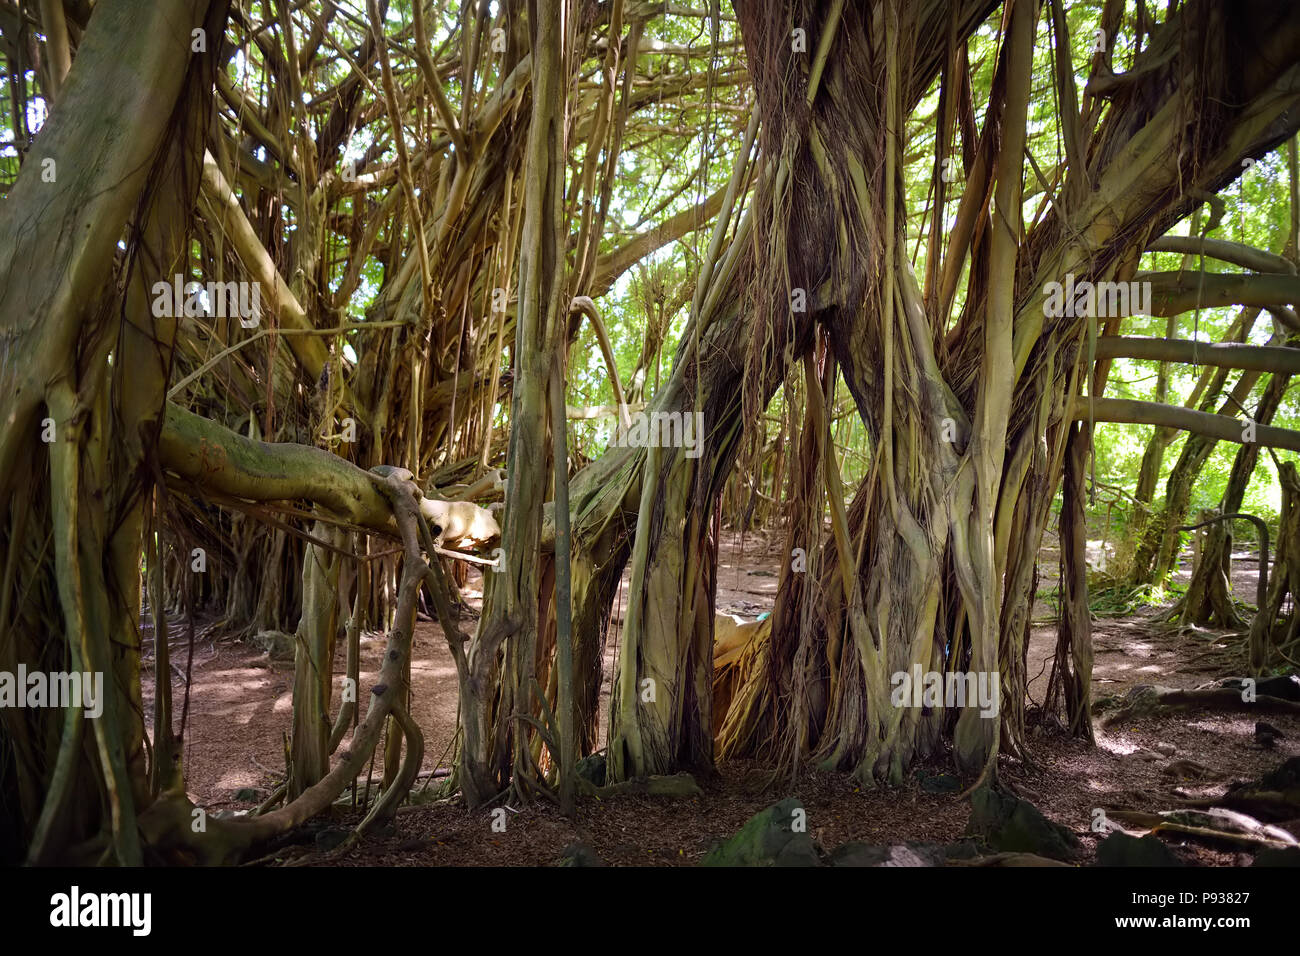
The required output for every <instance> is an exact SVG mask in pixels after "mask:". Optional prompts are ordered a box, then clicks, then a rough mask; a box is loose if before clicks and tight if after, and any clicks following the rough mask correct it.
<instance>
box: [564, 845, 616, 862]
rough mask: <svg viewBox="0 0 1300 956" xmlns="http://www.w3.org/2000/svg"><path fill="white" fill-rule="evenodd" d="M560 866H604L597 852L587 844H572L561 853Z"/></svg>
mask: <svg viewBox="0 0 1300 956" xmlns="http://www.w3.org/2000/svg"><path fill="white" fill-rule="evenodd" d="M558 865H559V866H604V865H605V864H604V862H603V861H602V860H601V858H600V857H599V856H598V855H597V854H596V851H595V850H594V849H592V848H591V846H589V845H588V844H586V843H581V842H579V843H570V844H569V845H568V846H566V847H565V848H564V849H563V850H562V851H560V862H559V864H558Z"/></svg>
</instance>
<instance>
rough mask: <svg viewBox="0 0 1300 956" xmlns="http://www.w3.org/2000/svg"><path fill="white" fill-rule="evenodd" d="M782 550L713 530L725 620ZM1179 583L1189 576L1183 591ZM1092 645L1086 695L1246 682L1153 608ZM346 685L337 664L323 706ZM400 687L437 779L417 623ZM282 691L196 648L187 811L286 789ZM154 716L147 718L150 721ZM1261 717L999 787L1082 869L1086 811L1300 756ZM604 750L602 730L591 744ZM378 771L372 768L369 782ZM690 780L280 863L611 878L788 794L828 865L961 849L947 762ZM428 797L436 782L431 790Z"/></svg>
mask: <svg viewBox="0 0 1300 956" xmlns="http://www.w3.org/2000/svg"><path fill="white" fill-rule="evenodd" d="M783 540H784V539H783V537H782V536H781V535H773V536H765V535H762V534H751V535H749V536H747V537H746V538H745V540H744V542H743V549H742V542H741V540H740V537H739V536H738V535H734V536H733V535H731V534H730V533H724V536H723V541H722V543H721V546H720V556H719V575H718V576H719V587H718V598H717V610H718V611H719V612H721V613H732V614H736V615H737V616H740V617H743V618H746V619H750V620H752V619H754V618H755V617H757V616H758V615H759V614H760V613H762V612H763V611H768V610H770V609H771V606H772V600H773V597H774V594H775V592H776V585H777V575H778V572H779V569H780V564H781V560H782V554H781V548H782V544H781V543H782V541H783ZM1047 545H1048V546H1047V547H1045V548H1044V553H1043V555H1042V561H1041V562H1040V568H1041V569H1042V575H1043V576H1042V578H1041V579H1040V582H1039V592H1038V593H1039V597H1040V600H1039V602H1038V604H1037V606H1036V608H1035V614H1034V626H1033V629H1032V636H1031V641H1030V647H1029V654H1028V664H1029V668H1028V673H1029V674H1030V681H1029V685H1028V690H1029V700H1028V701H1027V702H1026V703H1027V705H1028V706H1030V707H1033V706H1034V705H1035V704H1039V703H1041V702H1042V698H1043V694H1044V691H1045V689H1046V686H1047V679H1048V673H1049V671H1050V665H1051V657H1052V654H1053V651H1054V647H1055V642H1056V624H1055V610H1054V605H1053V603H1052V597H1053V595H1054V593H1055V592H1054V589H1055V586H1056V582H1055V568H1056V563H1057V554H1056V552H1055V550H1054V548H1053V547H1052V546H1053V545H1054V541H1051V540H1049V541H1048V542H1047ZM1104 547H1105V546H1104V545H1102V544H1101V543H1100V542H1097V543H1094V544H1093V546H1092V547H1091V549H1090V560H1091V561H1093V562H1094V563H1096V564H1101V563H1102V562H1103V560H1104V558H1103V556H1102V553H1101V551H1102V549H1103V548H1104ZM1242 558H1243V559H1242V560H1239V561H1237V562H1236V563H1235V564H1234V573H1233V585H1234V590H1235V593H1236V594H1237V595H1239V596H1253V594H1254V587H1255V573H1256V572H1255V564H1256V562H1255V560H1254V558H1253V557H1248V556H1242ZM1185 563H1186V562H1185ZM1186 577H1187V575H1186V573H1184V574H1183V575H1182V578H1181V580H1182V581H1183V582H1184V583H1185V581H1186ZM1176 580H1179V579H1178V578H1176ZM480 586H481V579H480V578H479V577H478V576H477V574H472V575H471V578H470V584H469V587H468V588H467V589H466V591H465V596H466V598H467V599H468V601H469V603H470V604H471V606H477V604H478V603H479V600H480V598H481V595H480V592H479V591H478V590H476V589H477V588H478V587H480ZM626 588H627V581H626V579H625V580H624V586H623V591H622V592H621V593H620V596H619V601H618V603H617V604H616V610H615V626H614V627H612V628H611V632H612V633H613V634H614V635H615V637H614V639H612V640H610V641H609V642H608V646H607V647H606V652H605V673H606V675H607V676H606V681H605V685H604V688H603V690H602V695H601V697H602V707H601V710H602V714H604V713H605V712H606V711H607V705H608V688H609V675H610V674H612V673H613V665H614V651H615V646H614V645H615V644H616V642H617V631H618V628H619V627H620V626H621V620H622V614H623V609H624V608H625V607H626V603H627V602H626ZM1093 642H1094V649H1095V655H1096V658H1095V664H1094V670H1093V697H1094V699H1096V698H1098V697H1101V696H1103V695H1107V694H1121V693H1123V692H1125V691H1127V690H1128V689H1130V688H1132V687H1134V686H1136V685H1138V684H1159V685H1163V686H1167V687H1175V688H1184V689H1185V688H1194V687H1197V686H1199V685H1202V684H1205V683H1206V682H1208V681H1211V680H1214V679H1216V678H1219V677H1225V676H1231V675H1234V674H1235V675H1238V676H1240V674H1241V670H1240V668H1239V667H1238V669H1237V670H1233V661H1232V658H1231V656H1230V655H1231V653H1232V651H1233V648H1234V645H1233V643H1232V641H1231V639H1230V638H1229V637H1228V636H1227V634H1226V632H1211V631H1205V630H1197V631H1195V632H1184V633H1180V632H1179V631H1178V630H1176V629H1172V628H1169V627H1165V626H1163V625H1161V624H1160V623H1159V622H1158V621H1156V620H1155V619H1154V618H1153V615H1152V611H1151V609H1149V608H1141V609H1134V610H1133V611H1132V613H1128V614H1125V615H1123V616H1118V617H1102V616H1096V617H1094V623H1093ZM361 647H362V663H361V682H360V683H361V687H362V688H365V687H367V686H369V685H370V684H371V683H373V682H374V680H375V679H376V676H377V674H378V671H379V663H380V657H381V655H382V653H383V648H384V639H383V636H382V635H381V634H378V633H373V634H368V635H364V636H363V639H362V644H361ZM185 653H186V646H185V644H184V642H183V641H178V640H177V639H176V638H175V637H174V638H173V651H172V660H173V662H179V663H180V664H181V665H182V667H183V664H184V660H185ZM151 660H152V658H148V659H146V675H145V676H146V680H145V687H146V710H147V711H149V710H151V709H152V707H151V703H152V702H151V700H149V694H148V690H149V689H150V688H151V686H152V674H151V673H149V667H148V665H149V664H150V663H151ZM342 671H343V655H341V654H340V655H338V660H337V663H336V674H335V680H336V685H335V695H336V696H335V700H337V699H338V694H339V691H340V689H341V683H342ZM181 675H183V671H181V674H180V675H178V676H177V678H176V680H175V682H174V683H175V686H174V690H173V696H174V699H175V706H176V708H177V710H178V711H179V708H180V706H181V700H182V699H183V695H184V683H183V678H182V676H181ZM412 683H413V688H414V706H413V710H412V715H413V716H414V717H415V719H416V720H417V721H418V722H419V725H420V727H421V728H422V730H423V731H424V735H425V759H424V766H423V770H424V771H425V772H426V773H432V772H433V771H435V770H436V769H437V768H439V767H446V766H447V765H448V762H449V760H450V757H451V744H452V741H453V737H454V733H455V725H456V694H457V688H456V672H455V666H454V664H453V663H452V660H451V656H450V654H449V652H448V650H447V646H446V643H445V641H444V640H443V637H442V631H441V629H440V628H439V627H438V626H437V625H436V624H434V623H431V622H427V621H421V622H420V623H419V624H418V625H417V628H416V633H415V642H414V651H413V663H412ZM292 685H293V662H292V660H288V661H281V660H272V659H270V658H269V657H268V656H267V654H266V653H264V652H263V651H261V650H260V649H258V648H256V647H254V646H252V645H250V644H246V643H237V642H233V641H223V640H220V639H216V640H203V641H199V642H198V643H197V644H196V648H195V659H194V663H193V679H192V686H191V690H190V701H189V713H188V717H187V725H186V729H185V773H186V782H187V787H188V790H189V796H190V798H191V799H192V800H193V801H194V802H195V803H196V804H198V805H200V806H203V807H205V808H207V809H208V810H209V812H211V811H221V810H224V811H235V810H247V809H249V808H251V807H252V806H255V805H256V804H257V803H258V802H260V801H261V800H262V799H264V798H265V796H266V795H267V794H268V793H269V792H270V790H271V789H272V788H273V786H274V785H275V783H276V782H278V780H279V779H281V778H282V776H283V766H284V753H285V748H286V739H287V734H288V732H289V727H290V721H291V690H292ZM151 719H152V718H151V715H150V714H146V721H149V720H151ZM1270 721H1271V722H1272V723H1274V724H1275V725H1276V726H1277V727H1279V728H1280V729H1281V730H1282V731H1283V732H1284V733H1285V735H1286V736H1285V737H1283V738H1281V739H1279V740H1278V741H1276V743H1275V745H1274V746H1273V747H1272V748H1271V749H1264V748H1262V747H1261V746H1260V745H1259V744H1257V743H1256V741H1255V738H1254V719H1253V717H1248V716H1244V715H1240V714H1219V713H1197V712H1191V713H1188V714H1183V715H1179V716H1163V717H1161V716H1155V717H1145V718H1140V719H1136V720H1133V721H1132V722H1131V723H1126V724H1124V725H1122V726H1116V727H1112V728H1110V729H1105V728H1103V727H1102V725H1101V721H1100V720H1095V721H1094V728H1095V733H1096V738H1097V739H1096V746H1091V745H1088V744H1086V743H1084V742H1082V741H1079V740H1075V739H1072V738H1069V737H1068V736H1065V735H1062V734H1060V733H1044V732H1043V731H1042V729H1041V728H1037V729H1035V730H1033V731H1031V738H1030V747H1031V754H1030V757H1031V758H1032V760H1033V762H1034V764H1036V766H1030V765H1028V764H1025V763H1022V762H1020V761H1018V760H1015V759H1012V758H1010V757H1006V756H1004V757H1002V758H1001V763H1000V766H999V774H1000V776H1001V778H1002V779H1003V780H1005V781H1007V782H1009V783H1010V784H1011V785H1012V786H1013V787H1014V788H1015V789H1016V790H1017V791H1018V792H1019V793H1020V794H1021V795H1022V796H1024V797H1025V798H1027V799H1029V800H1031V801H1032V802H1033V803H1034V804H1035V805H1036V806H1037V807H1038V808H1039V809H1040V810H1042V811H1043V813H1044V814H1046V815H1047V816H1048V817H1049V818H1051V819H1052V820H1054V821H1056V822H1057V823H1059V824H1061V825H1063V826H1065V827H1067V828H1069V829H1070V830H1072V831H1074V832H1075V834H1076V835H1077V836H1078V838H1079V841H1080V846H1081V851H1080V854H1079V862H1081V863H1089V862H1091V861H1092V860H1093V857H1094V855H1095V848H1096V844H1097V836H1096V835H1095V834H1093V833H1092V832H1091V830H1090V825H1091V822H1092V820H1093V816H1094V810H1095V808H1098V807H1109V808H1122V809H1133V810H1144V811H1149V812H1155V811H1159V810H1162V809H1168V808H1170V806H1171V805H1166V804H1163V803H1162V800H1163V799H1166V798H1168V799H1169V800H1173V799H1175V798H1177V797H1196V798H1202V797H1213V796H1218V795H1220V794H1222V793H1223V792H1224V791H1225V790H1226V788H1227V786H1228V784H1229V783H1230V782H1231V781H1233V780H1246V779H1254V778H1257V777H1259V776H1260V775H1261V774H1263V773H1267V772H1268V771H1270V770H1272V769H1274V768H1275V767H1277V766H1278V765H1279V764H1281V763H1282V761H1284V760H1285V759H1287V758H1288V757H1292V756H1297V755H1300V719H1297V718H1294V717H1288V716H1281V715H1280V716H1277V717H1273V718H1270ZM602 724H603V722H602ZM146 725H148V724H146ZM603 736H604V726H603V725H602V728H601V737H602V740H603ZM1188 761H1190V762H1191V763H1192V764H1193V765H1199V770H1196V769H1195V768H1194V767H1190V768H1189V766H1188V763H1187V762H1188ZM380 762H382V755H381V756H380ZM381 770H382V768H381V767H379V766H376V767H375V769H374V775H375V780H376V781H378V779H379V777H380V774H381ZM1197 773H1199V776H1195V777H1194V778H1192V779H1189V776H1192V775H1194V774H1197ZM698 782H699V783H700V786H701V788H702V790H703V795H702V796H699V797H694V798H689V799H667V798H655V797H644V796H620V797H617V798H614V799H611V800H608V801H603V802H602V801H597V800H594V799H585V800H582V801H580V804H579V808H578V813H577V819H576V821H569V820H567V819H565V818H564V817H563V816H561V815H560V814H559V813H558V811H557V810H556V808H554V807H553V806H551V805H549V804H539V805H534V806H531V807H525V808H521V809H518V811H517V812H516V810H515V809H513V808H512V809H510V810H509V811H508V816H507V821H506V829H505V832H495V831H494V829H493V817H492V816H491V814H490V811H487V810H482V811H479V812H475V813H471V812H469V811H467V810H465V809H464V807H463V806H461V805H459V804H458V803H456V802H450V801H440V802H431V803H427V804H423V805H419V806H412V807H404V808H403V809H402V810H401V811H400V812H399V816H398V825H397V827H396V828H394V832H392V833H390V834H387V835H384V836H371V837H370V838H368V839H367V840H366V841H365V842H363V843H362V844H361V845H360V846H358V847H355V848H354V849H352V850H351V851H349V852H348V853H347V854H346V855H344V856H343V857H342V858H341V859H334V858H333V857H332V855H331V856H329V857H327V856H326V855H324V854H323V853H322V852H320V851H319V850H318V849H317V846H316V844H314V843H311V842H309V843H307V844H306V845H298V846H286V847H284V848H282V850H281V851H280V852H279V853H278V854H277V860H278V861H284V862H289V861H293V862H296V863H307V864H310V863H312V862H323V861H324V860H326V859H329V861H330V863H331V864H332V865H345V866H348V865H357V866H367V865H401V866H430V865H488V866H493V865H498V866H500V865H545V864H551V863H555V862H556V861H557V860H559V859H560V857H561V855H562V851H563V850H564V848H565V847H566V846H568V845H569V844H572V843H574V842H581V843H584V844H586V845H587V846H589V847H591V848H592V849H593V850H594V851H595V853H596V854H597V855H598V856H599V857H600V859H601V860H603V861H604V862H605V863H608V864H617V865H645V864H653V865H693V864H695V863H698V862H699V861H700V859H701V858H702V857H703V856H704V855H705V854H706V853H707V852H708V850H709V849H710V848H711V847H712V846H714V845H715V844H716V843H718V842H719V841H720V840H723V839H725V838H727V837H728V836H730V835H732V834H734V833H735V832H736V831H737V830H738V829H739V828H740V827H741V826H742V825H743V824H744V823H745V821H746V820H747V819H748V818H749V817H750V816H752V815H753V814H754V813H756V812H758V811H759V810H762V809H763V808H765V807H767V806H770V805H771V804H772V803H775V802H776V801H777V800H780V799H782V798H785V797H788V796H793V797H797V798H798V799H800V800H801V801H802V803H803V805H804V807H805V808H806V810H807V814H808V830H809V833H810V834H811V835H812V836H813V838H814V840H815V841H816V842H817V843H818V844H819V845H820V846H821V847H823V848H824V849H825V850H827V851H830V850H832V849H833V848H835V847H837V846H839V845H841V844H843V843H845V842H849V841H861V842H866V843H876V844H879V843H888V844H894V843H901V842H906V841H916V842H926V843H949V842H952V841H955V840H957V839H959V838H960V837H961V835H962V832H963V830H964V829H965V826H966V822H967V819H968V817H969V815H970V804H969V802H968V801H963V800H960V799H958V797H957V794H956V793H955V792H953V788H954V787H955V786H956V784H957V781H956V780H955V779H954V778H953V777H952V776H951V774H950V771H949V767H948V765H947V763H946V761H945V759H944V758H942V757H936V758H932V760H931V761H929V762H928V764H927V765H922V766H918V767H915V768H913V770H912V771H911V772H910V773H909V776H908V779H907V780H906V781H905V782H904V784H903V785H902V786H901V787H898V788H874V789H863V788H862V787H860V786H858V785H857V784H856V783H854V782H853V781H852V780H851V779H850V778H849V777H848V776H847V775H844V774H833V773H822V772H808V773H805V774H803V775H802V776H801V777H800V778H799V779H798V780H797V781H796V782H795V783H794V784H793V785H792V786H789V787H785V788H782V789H780V790H779V791H773V790H770V789H765V787H764V784H765V783H766V775H765V774H764V772H763V771H762V770H761V768H758V767H756V766H755V765H753V764H751V763H749V762H747V761H730V762H724V763H723V764H721V765H720V766H719V768H718V772H717V774H716V776H714V777H713V778H711V779H708V778H706V779H700V780H699V781H698ZM437 783H438V781H437V780H436V779H434V780H433V781H432V782H431V783H430V790H432V789H433V788H435V787H436V786H437ZM417 789H418V787H417ZM936 791H938V792H936ZM372 799H373V794H372ZM357 817H358V811H340V812H339V818H338V820H337V821H334V823H333V827H335V828H337V827H342V826H346V825H347V824H348V823H349V822H353V823H354V822H355V821H356V819H357ZM1297 823H1300V821H1297ZM316 832H318V833H319V832H320V831H319V830H317V831H316ZM334 832H338V831H337V829H336V830H335V831H334ZM1292 832H1293V833H1295V835H1297V836H1300V826H1293V827H1292ZM324 845H325V844H324V843H322V846H324ZM1175 850H1176V852H1177V853H1178V854H1179V855H1180V856H1181V857H1182V858H1183V859H1185V860H1186V861H1187V862H1189V863H1196V864H1203V865H1219V866H1225V865H1226V866H1231V865H1247V864H1249V862H1250V859H1251V858H1250V856H1249V855H1248V854H1243V853H1236V852H1230V851H1218V850H1210V849H1207V848H1205V847H1204V846H1197V845H1193V844H1186V845H1182V846H1175Z"/></svg>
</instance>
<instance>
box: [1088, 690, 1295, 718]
mask: <svg viewBox="0 0 1300 956" xmlns="http://www.w3.org/2000/svg"><path fill="white" fill-rule="evenodd" d="M1123 701H1124V702H1123V705H1122V706H1121V707H1120V708H1119V710H1117V711H1115V713H1113V714H1111V715H1110V716H1108V717H1106V718H1104V719H1103V720H1102V726H1103V727H1113V726H1114V725H1115V724H1118V723H1121V722H1123V721H1126V720H1133V719H1135V718H1138V717H1150V716H1155V715H1157V714H1162V713H1168V712H1170V711H1177V710H1187V709H1192V708H1198V709H1202V710H1215V711H1225V712H1229V713H1257V714H1293V715H1300V703H1296V702H1294V701H1289V700H1282V699H1281V698H1278V697H1270V696H1268V695H1266V694H1260V695H1259V696H1257V697H1256V698H1255V699H1254V700H1246V699H1245V697H1244V696H1243V694H1242V692H1241V691H1238V690H1232V689H1230V688H1226V687H1224V688H1218V689H1214V690H1177V689H1175V688H1172V687H1158V686H1156V685H1154V684H1142V685H1141V686H1138V687H1135V688H1133V689H1132V690H1131V691H1129V692H1128V694H1127V695H1125V697H1124V698H1123Z"/></svg>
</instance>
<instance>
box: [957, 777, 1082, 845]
mask: <svg viewBox="0 0 1300 956" xmlns="http://www.w3.org/2000/svg"><path fill="white" fill-rule="evenodd" d="M966 832H967V833H969V834H970V835H972V836H975V837H977V838H979V839H980V840H982V841H983V842H984V843H986V844H988V845H989V846H990V847H992V848H993V849H994V850H1000V851H1003V852H1008V853H1034V854H1037V855H1038V856H1046V857H1051V858H1052V859H1054V860H1070V859H1072V858H1073V857H1074V855H1075V847H1077V846H1078V840H1077V839H1076V838H1075V836H1074V834H1073V833H1071V832H1070V831H1069V830H1067V829H1065V827H1063V826H1060V825H1059V824H1056V823H1053V822H1052V821H1051V820H1048V819H1047V817H1045V816H1043V814H1042V812H1041V811H1040V810H1039V809H1038V808H1037V807H1035V806H1034V805H1033V804H1032V803H1030V802H1029V801H1028V800H1021V799H1020V798H1019V797H1016V796H1013V795H1012V794H1009V793H1002V792H999V791H997V790H994V789H993V788H992V787H988V786H984V787H980V788H979V789H978V790H976V791H975V793H974V794H972V796H971V815H970V821H969V822H968V823H967V824H966Z"/></svg>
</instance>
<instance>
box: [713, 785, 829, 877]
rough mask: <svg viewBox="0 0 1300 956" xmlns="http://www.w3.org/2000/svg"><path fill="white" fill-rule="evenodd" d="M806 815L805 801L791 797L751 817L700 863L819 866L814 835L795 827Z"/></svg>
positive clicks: (715, 864)
mask: <svg viewBox="0 0 1300 956" xmlns="http://www.w3.org/2000/svg"><path fill="white" fill-rule="evenodd" d="M803 818H804V813H803V804H801V803H800V802H799V801H798V800H797V799H795V798H794V797H788V798H786V799H785V800H782V801H781V802H780V803H777V804H774V805H773V806H770V807H768V808H767V809H766V810H760V811H759V812H758V813H756V814H754V815H753V816H752V817H750V818H749V820H747V821H746V822H745V825H744V826H742V827H741V828H740V830H739V831H737V833H736V834H735V835H734V836H732V837H731V838H729V839H727V840H724V841H723V842H722V843H721V844H719V845H718V846H716V847H714V848H713V849H712V850H710V851H709V852H708V853H707V854H706V855H705V857H704V859H703V860H701V861H700V865H701V866H819V865H821V859H820V857H819V856H818V854H817V847H816V845H815V844H814V843H813V841H812V837H810V836H809V835H808V834H807V833H799V832H796V831H795V829H794V827H795V824H796V820H799V819H803ZM805 825H806V824H805Z"/></svg>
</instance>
